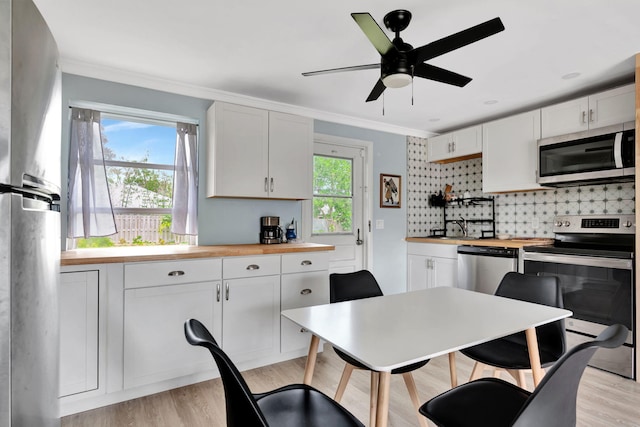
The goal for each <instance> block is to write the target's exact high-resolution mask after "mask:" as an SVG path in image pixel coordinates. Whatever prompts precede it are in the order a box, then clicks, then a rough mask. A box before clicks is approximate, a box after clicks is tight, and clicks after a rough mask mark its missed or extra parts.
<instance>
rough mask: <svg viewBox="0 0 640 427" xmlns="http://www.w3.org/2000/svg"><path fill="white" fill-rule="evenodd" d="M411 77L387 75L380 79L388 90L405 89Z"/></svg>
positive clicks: (406, 75) (398, 74)
mask: <svg viewBox="0 0 640 427" xmlns="http://www.w3.org/2000/svg"><path fill="white" fill-rule="evenodd" d="M411 80H412V77H411V76H410V75H409V74H404V73H396V74H389V75H388V76H384V77H383V78H382V83H384V85H385V86H386V87H389V88H399V87H405V86H407V85H409V84H410V83H411Z"/></svg>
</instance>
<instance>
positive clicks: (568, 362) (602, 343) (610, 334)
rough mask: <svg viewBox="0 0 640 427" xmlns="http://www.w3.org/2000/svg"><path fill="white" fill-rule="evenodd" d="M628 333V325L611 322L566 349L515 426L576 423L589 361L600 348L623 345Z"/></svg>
mask: <svg viewBox="0 0 640 427" xmlns="http://www.w3.org/2000/svg"><path fill="white" fill-rule="evenodd" d="M628 334H629V330H628V329H627V328H626V327H625V326H623V325H619V324H618V325H612V326H609V327H608V328H607V329H605V330H604V331H603V332H602V333H601V334H600V335H599V336H598V337H597V338H596V339H595V340H594V341H589V342H585V343H582V344H579V345H577V346H575V347H573V348H572V349H570V350H569V351H567V352H566V353H565V355H564V356H562V357H561V358H560V360H558V361H557V362H556V363H555V364H554V365H553V367H551V369H549V372H547V374H546V375H545V376H544V378H543V379H542V381H541V382H540V384H539V385H538V387H536V389H535V390H534V391H533V393H532V394H531V396H529V398H528V399H527V401H526V402H525V404H524V406H523V407H522V409H521V410H520V413H519V414H518V416H517V417H516V419H515V420H514V422H513V424H512V426H513V427H533V426H536V427H539V426H545V427H570V426H575V425H576V400H577V397H578V386H579V385H580V379H581V378H582V374H583V372H584V370H585V368H586V367H587V363H589V360H590V359H591V357H592V356H593V353H595V352H596V350H598V349H599V348H616V347H619V346H620V345H622V343H624V341H625V339H626V338H627V336H628Z"/></svg>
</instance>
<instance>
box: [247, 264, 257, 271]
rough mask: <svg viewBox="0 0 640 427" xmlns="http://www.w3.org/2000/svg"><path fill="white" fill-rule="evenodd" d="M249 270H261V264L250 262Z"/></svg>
mask: <svg viewBox="0 0 640 427" xmlns="http://www.w3.org/2000/svg"><path fill="white" fill-rule="evenodd" d="M247 270H249V271H251V270H260V266H259V265H258V264H249V265H247Z"/></svg>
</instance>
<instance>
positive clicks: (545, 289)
mask: <svg viewBox="0 0 640 427" xmlns="http://www.w3.org/2000/svg"><path fill="white" fill-rule="evenodd" d="M496 295H498V296H502V297H507V298H513V299H518V300H521V301H527V302H534V303H538V304H544V305H548V306H552V307H558V308H564V304H563V301H562V292H561V290H560V285H559V284H558V278H557V277H555V276H534V275H531V274H522V273H516V272H509V273H507V274H505V275H504V277H503V278H502V281H501V282H500V284H499V285H498V289H497V290H496ZM536 334H537V336H538V346H539V348H540V350H542V351H544V352H546V353H548V354H553V355H555V358H556V359H557V358H560V356H562V355H563V354H564V352H565V351H566V336H565V329H564V320H558V321H556V322H552V323H548V324H546V325H543V326H538V327H537V328H536ZM509 339H512V340H515V341H518V342H519V343H521V344H523V345H526V337H525V334H524V332H522V333H518V334H515V335H512V336H510V337H509Z"/></svg>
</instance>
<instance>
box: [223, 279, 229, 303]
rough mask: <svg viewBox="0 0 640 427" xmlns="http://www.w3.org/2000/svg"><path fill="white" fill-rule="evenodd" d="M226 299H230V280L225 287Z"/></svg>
mask: <svg viewBox="0 0 640 427" xmlns="http://www.w3.org/2000/svg"><path fill="white" fill-rule="evenodd" d="M224 299H225V300H227V301H229V282H227V283H226V286H225V289H224Z"/></svg>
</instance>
